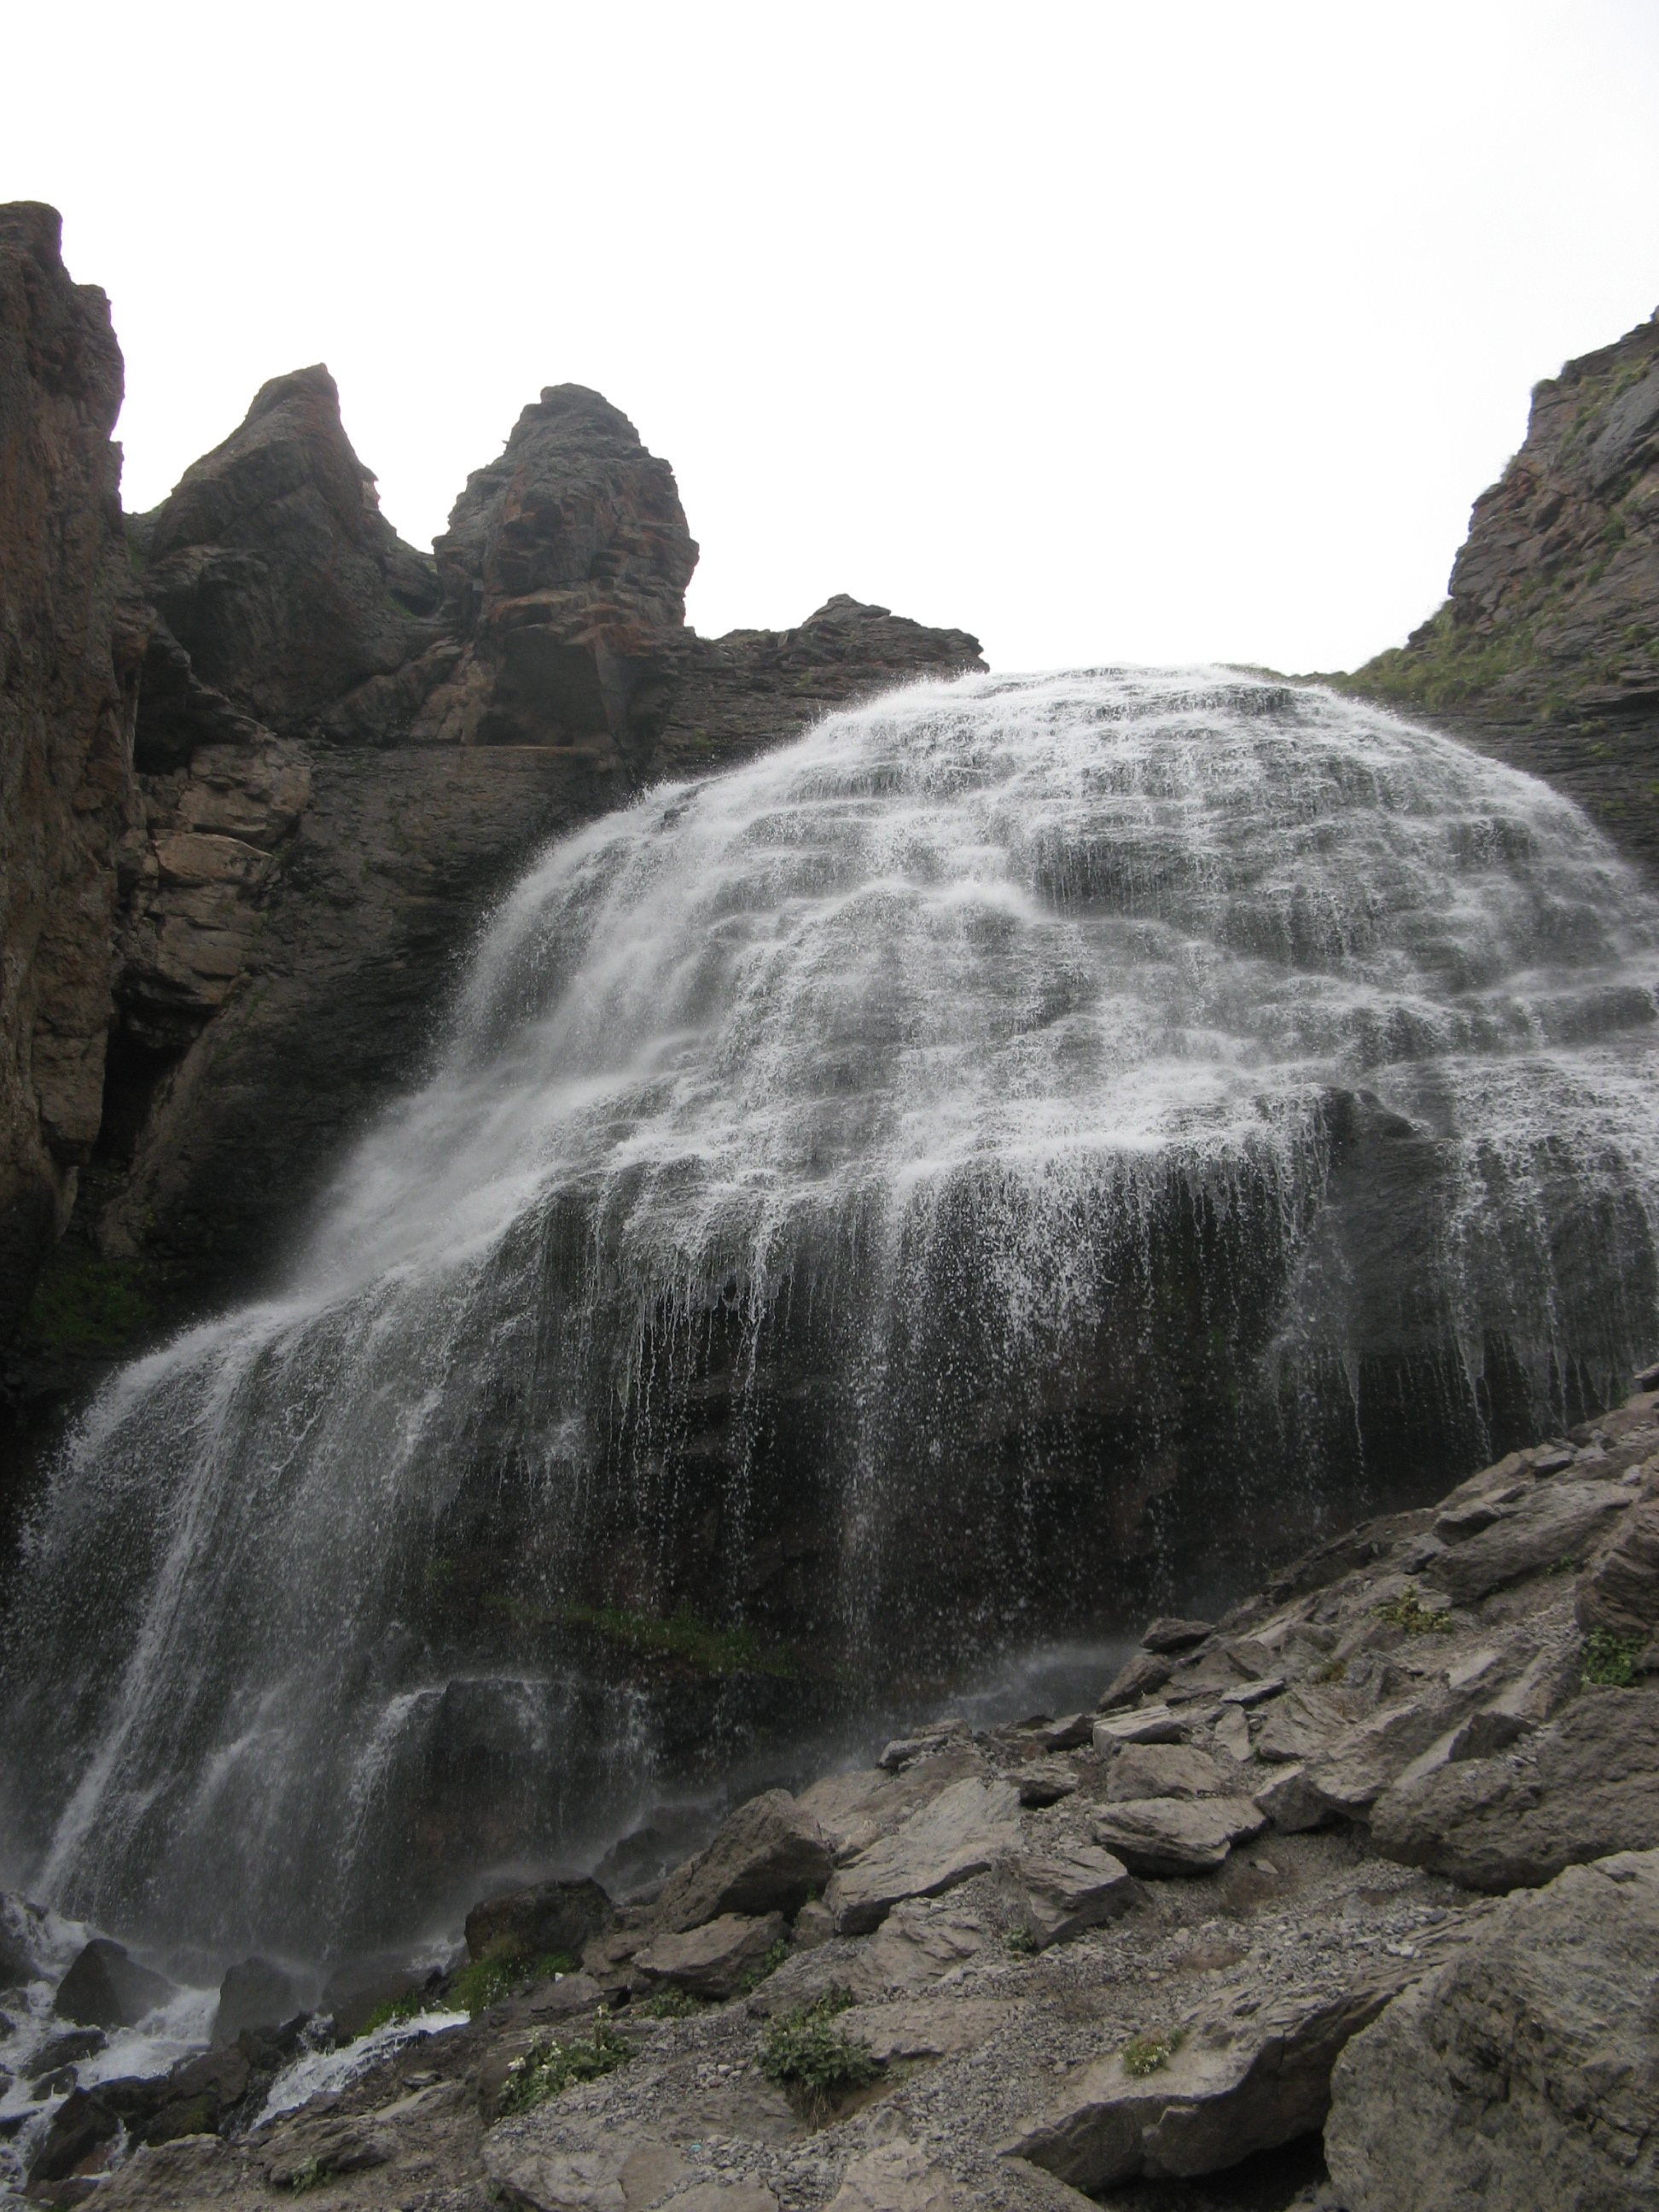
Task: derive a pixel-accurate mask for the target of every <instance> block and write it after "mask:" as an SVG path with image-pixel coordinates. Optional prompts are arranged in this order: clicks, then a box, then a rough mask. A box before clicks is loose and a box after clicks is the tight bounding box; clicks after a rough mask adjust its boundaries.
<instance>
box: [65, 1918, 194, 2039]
mask: <svg viewBox="0 0 1659 2212" xmlns="http://www.w3.org/2000/svg"><path fill="white" fill-rule="evenodd" d="M172 1995H173V1984H172V1983H171V1982H170V1981H168V1980H167V1977H166V1976H165V1975H164V1974H158V1973H155V1972H152V1971H151V1969H150V1968H149V1967H148V1966H140V1965H139V1963H138V1961H137V1960H136V1959H131V1958H129V1957H128V1956H127V1953H126V1948H125V1945H123V1944H120V1943H115V1942H111V1940H110V1938H109V1937H108V1936H94V1937H93V1939H92V1941H91V1942H90V1943H88V1944H87V1945H86V1947H85V1948H84V1949H82V1951H80V1952H79V1953H77V1954H76V1958H75V1960H74V1961H73V1963H72V1964H71V1965H70V1969H69V1972H67V1973H66V1974H65V1975H64V1978H63V1980H62V1981H61V1982H59V1984H58V1994H57V1996H56V1997H55V1998H54V1999H53V2005H54V2008H55V2009H56V2011H57V2012H58V2016H59V2017H60V2018H61V2019H64V2020H72V2021H76V2024H77V2025H78V2026H80V2027H105V2028H108V2027H136V2026H137V2023H138V2022H139V2021H141V2020H142V2019H143V2016H144V2015H145V2014H146V2013H147V2012H153V2011H154V2010H155V2008H156V2006H157V2005H160V2004H165V2003H166V2002H167V1999H168V1998H169V1997H170V1996H172Z"/></svg>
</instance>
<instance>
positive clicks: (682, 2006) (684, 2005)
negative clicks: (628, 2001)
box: [629, 1988, 708, 2020]
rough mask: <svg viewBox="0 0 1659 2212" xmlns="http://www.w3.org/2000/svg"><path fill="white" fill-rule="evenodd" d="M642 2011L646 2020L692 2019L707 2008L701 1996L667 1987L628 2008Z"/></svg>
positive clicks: (633, 2010)
mask: <svg viewBox="0 0 1659 2212" xmlns="http://www.w3.org/2000/svg"><path fill="white" fill-rule="evenodd" d="M629 2010H630V2011H632V2012H638V2013H643V2015H645V2017H646V2019H647V2020H692V2019H695V2018H696V2015H697V2014H698V2013H700V2012H707V2011H708V2006H707V2005H706V2004H705V2003H704V2002H703V2001H702V1998H701V1997H694V1996H692V1994H691V1992H690V1990H677V1989H673V1988H669V1989H665V1990H658V1991H657V1993H656V1995H655V1996H649V1997H647V1998H646V1999H645V2001H644V2002H643V2003H642V2004H637V2005H632V2006H630V2007H629Z"/></svg>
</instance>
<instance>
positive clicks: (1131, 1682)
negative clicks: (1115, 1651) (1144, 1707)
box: [1097, 1651, 1175, 1713]
mask: <svg viewBox="0 0 1659 2212" xmlns="http://www.w3.org/2000/svg"><path fill="white" fill-rule="evenodd" d="M1174 1672H1175V1661H1174V1660H1173V1659H1171V1658H1170V1657H1169V1656H1167V1655H1166V1654H1165V1653H1163V1652H1159V1651H1137V1652H1135V1653H1134V1654H1133V1656H1132V1657H1130V1658H1128V1659H1126V1660H1125V1661H1124V1662H1123V1664H1122V1666H1121V1667H1120V1668H1118V1670H1117V1672H1116V1674H1114V1675H1113V1677H1112V1679H1111V1680H1110V1681H1109V1683H1108V1684H1107V1686H1106V1687H1105V1689H1104V1690H1103V1692H1102V1693H1101V1699H1100V1704H1099V1706H1098V1708H1097V1710H1098V1711H1101V1712H1103V1713H1110V1712H1115V1711H1117V1710H1118V1709H1119V1708H1120V1707H1121V1706H1123V1705H1134V1704H1135V1703H1136V1702H1137V1701H1138V1700H1139V1699H1140V1698H1142V1697H1144V1696H1145V1695H1146V1693H1147V1692H1149V1691H1152V1690H1161V1689H1162V1688H1163V1687H1164V1684H1165V1683H1166V1682H1167V1681H1168V1680H1169V1679H1170V1675H1171V1674H1174Z"/></svg>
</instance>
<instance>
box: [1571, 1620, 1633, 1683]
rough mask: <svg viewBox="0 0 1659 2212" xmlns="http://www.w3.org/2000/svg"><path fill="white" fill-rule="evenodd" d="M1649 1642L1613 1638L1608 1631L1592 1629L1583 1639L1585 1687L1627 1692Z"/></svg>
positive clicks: (1626, 1637) (1629, 1637) (1622, 1637)
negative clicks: (1637, 1664)
mask: <svg viewBox="0 0 1659 2212" xmlns="http://www.w3.org/2000/svg"><path fill="white" fill-rule="evenodd" d="M1647 1640H1648V1639H1647V1638H1646V1637H1645V1636H1614V1635H1613V1633H1612V1632H1611V1631H1610V1630H1608V1629H1606V1628H1593V1629H1591V1631H1590V1632H1589V1635H1588V1636H1587V1637H1586V1638H1584V1674H1583V1682H1584V1687H1585V1688H1586V1689H1587V1690H1628V1689H1629V1688H1630V1687H1631V1686H1632V1684H1633V1683H1634V1682H1635V1680H1636V1662H1637V1661H1638V1659H1639V1658H1640V1657H1641V1656H1642V1653H1643V1651H1644V1650H1645V1649H1646V1646H1647Z"/></svg>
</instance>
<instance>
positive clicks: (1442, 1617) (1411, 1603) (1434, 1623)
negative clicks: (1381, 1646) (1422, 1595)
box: [1371, 1583, 1456, 1636]
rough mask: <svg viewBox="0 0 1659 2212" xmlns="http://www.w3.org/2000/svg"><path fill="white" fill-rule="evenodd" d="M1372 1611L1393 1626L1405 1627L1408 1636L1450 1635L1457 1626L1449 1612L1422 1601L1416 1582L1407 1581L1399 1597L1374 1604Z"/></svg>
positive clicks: (1378, 1617)
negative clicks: (1437, 1611)
mask: <svg viewBox="0 0 1659 2212" xmlns="http://www.w3.org/2000/svg"><path fill="white" fill-rule="evenodd" d="M1371 1611H1372V1612H1373V1613H1375V1614H1376V1617H1377V1619H1378V1620H1386V1621H1387V1622H1388V1624H1389V1626H1390V1627H1391V1628H1403V1629H1404V1630H1405V1632H1406V1633H1407V1636H1449V1635H1450V1634H1451V1633H1452V1632H1453V1630H1454V1628H1455V1626H1456V1623H1455V1621H1454V1620H1453V1619H1452V1617H1451V1615H1450V1613H1434V1612H1432V1611H1431V1609H1430V1608H1429V1607H1427V1606H1425V1604H1424V1603H1423V1602H1422V1601H1421V1600H1420V1599H1419V1596H1418V1595H1417V1585H1416V1583H1407V1585H1406V1587H1405V1589H1403V1590H1401V1593H1400V1595H1399V1596H1398V1597H1395V1598H1390V1599H1389V1601H1388V1603H1387V1604H1386V1605H1374V1606H1373V1607H1371Z"/></svg>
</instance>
